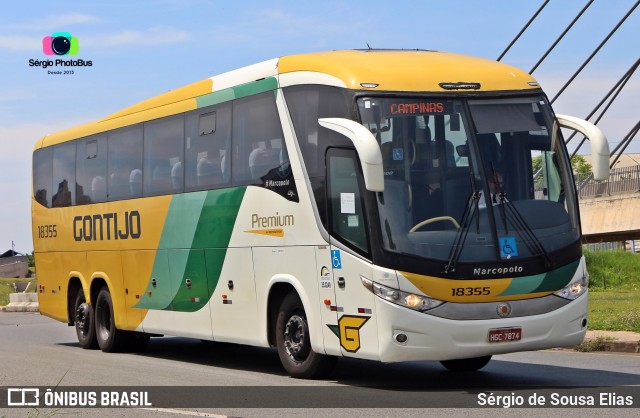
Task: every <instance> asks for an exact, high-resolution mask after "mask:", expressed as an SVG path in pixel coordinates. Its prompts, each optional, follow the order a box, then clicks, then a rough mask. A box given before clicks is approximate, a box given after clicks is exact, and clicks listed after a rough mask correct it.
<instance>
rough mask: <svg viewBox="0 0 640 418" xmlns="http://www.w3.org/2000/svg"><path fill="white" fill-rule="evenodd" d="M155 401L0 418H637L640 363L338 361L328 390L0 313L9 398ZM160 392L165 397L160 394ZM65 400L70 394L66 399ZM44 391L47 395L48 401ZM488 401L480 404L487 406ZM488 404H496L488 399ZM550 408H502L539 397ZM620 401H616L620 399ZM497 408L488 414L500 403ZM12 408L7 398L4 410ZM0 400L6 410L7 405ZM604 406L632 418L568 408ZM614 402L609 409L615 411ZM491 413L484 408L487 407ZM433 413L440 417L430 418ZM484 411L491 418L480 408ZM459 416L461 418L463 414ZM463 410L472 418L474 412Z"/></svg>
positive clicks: (255, 368) (255, 363)
mask: <svg viewBox="0 0 640 418" xmlns="http://www.w3.org/2000/svg"><path fill="white" fill-rule="evenodd" d="M32 386H38V387H41V388H51V387H55V386H65V387H69V388H68V390H69V391H75V392H80V391H85V392H91V391H97V392H98V396H100V393H99V392H100V391H104V390H106V389H105V388H106V387H109V388H108V389H109V390H113V391H147V390H149V387H152V388H151V389H150V395H149V396H150V397H151V400H152V402H151V403H153V404H154V405H153V406H142V407H134V408H109V409H108V408H103V409H79V408H76V409H69V408H54V409H42V410H41V409H33V408H32V409H28V408H21V409H10V408H5V409H0V417H4V416H6V417H14V416H19V417H23V416H24V417H26V416H51V415H52V414H51V413H52V412H54V413H55V415H57V414H62V413H64V414H71V415H73V416H85V415H92V416H114V417H116V416H118V417H120V416H136V417H137V416H141V417H145V416H149V417H151V416H167V417H169V416H175V417H179V416H185V415H187V416H188V415H191V416H221V415H222V416H248V417H262V416H268V417H271V416H277V417H282V416H304V417H305V418H309V417H316V416H317V417H333V416H345V417H346V416H348V417H351V416H367V417H368V416H393V417H395V416H402V417H404V416H425V415H437V416H441V415H448V416H468V415H469V413H470V411H471V410H470V409H469V407H473V408H474V409H473V410H472V411H473V415H474V416H487V417H494V416H496V415H500V414H504V413H509V415H510V416H513V415H514V413H515V414H516V415H518V416H540V415H546V416H559V417H560V416H561V417H567V416H581V417H582V416H584V415H592V414H593V415H598V416H616V417H618V416H637V412H638V409H637V408H638V407H640V355H633V354H610V353H606V354H605V353H577V352H573V351H569V350H548V351H543V352H526V353H515V354H508V355H501V356H496V357H494V359H493V360H492V361H491V362H490V363H489V365H488V366H486V367H485V368H484V369H483V370H482V371H480V372H476V373H451V372H447V371H446V370H445V369H443V368H442V367H441V366H440V364H439V363H437V362H412V363H401V364H381V363H377V362H370V361H359V360H347V359H341V360H340V361H339V362H338V365H337V367H336V370H335V372H334V373H333V374H332V375H331V377H330V378H329V379H326V380H319V381H305V380H296V379H292V378H290V377H288V376H287V375H286V374H285V373H284V370H283V369H282V367H281V366H280V363H279V360H278V356H277V353H276V352H275V351H274V350H272V349H264V348H255V347H245V346H235V345H230V344H204V343H202V342H200V341H194V340H189V339H184V338H173V337H164V338H154V339H152V340H151V343H150V345H149V348H148V350H147V351H146V352H144V353H140V354H133V353H122V354H107V353H102V352H100V351H99V350H83V349H82V348H80V346H79V345H78V343H77V340H76V336H75V331H74V329H73V328H72V327H67V326H66V325H65V324H62V323H59V322H56V321H53V320H51V319H49V318H46V317H43V316H40V315H38V314H30V313H8V312H4V313H0V391H7V390H8V388H15V387H32ZM158 386H162V387H163V388H157V387H158ZM66 389H67V388H65V390H66ZM42 390H43V391H44V390H45V389H42ZM480 394H483V395H480ZM490 394H493V396H491V395H490ZM533 394H536V395H537V396H538V397H539V398H540V397H542V398H543V399H544V400H545V402H546V406H549V405H550V404H555V405H559V404H562V403H563V402H564V403H566V404H568V405H566V406H570V408H564V409H550V408H545V409H544V410H542V409H540V406H539V405H536V406H534V407H532V408H536V409H532V408H527V409H523V408H518V409H513V408H509V409H507V408H504V406H505V404H506V403H510V404H514V403H517V402H519V401H522V402H523V406H528V405H529V402H530V399H531V397H532V396H533ZM614 394H615V395H614ZM498 395H500V396H504V398H501V399H500V400H499V406H491V405H490V402H494V403H495V401H496V396H498ZM3 396H5V397H4V398H3ZM6 396H7V395H6V394H5V393H0V400H2V399H4V402H3V403H0V408H4V407H5V405H6ZM601 396H604V399H605V401H606V402H608V404H609V405H611V403H612V402H616V400H618V401H621V402H623V403H629V402H632V403H633V405H632V406H633V408H618V409H606V410H603V409H599V408H597V409H593V408H586V409H584V408H582V407H576V406H574V405H571V403H575V402H578V403H580V402H582V403H589V398H590V397H593V398H592V399H595V404H596V406H598V405H602V403H601V402H602V399H601ZM607 399H608V401H607ZM481 401H482V402H484V405H481V404H479V402H481ZM433 406H436V407H437V408H433V409H429V407H433ZM480 406H484V407H480ZM453 407H462V408H460V409H456V408H453ZM465 408H466V409H465Z"/></svg>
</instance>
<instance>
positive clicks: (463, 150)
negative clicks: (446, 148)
mask: <svg viewBox="0 0 640 418" xmlns="http://www.w3.org/2000/svg"><path fill="white" fill-rule="evenodd" d="M456 152H457V153H458V155H459V156H461V157H468V156H469V145H467V144H463V145H458V146H457V147H456Z"/></svg>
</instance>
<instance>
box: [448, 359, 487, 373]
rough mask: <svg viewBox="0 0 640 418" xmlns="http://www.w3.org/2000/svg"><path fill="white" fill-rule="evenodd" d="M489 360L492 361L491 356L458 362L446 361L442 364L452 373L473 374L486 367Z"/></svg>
mask: <svg viewBox="0 0 640 418" xmlns="http://www.w3.org/2000/svg"><path fill="white" fill-rule="evenodd" d="M489 360H491V356H483V357H473V358H463V359H458V360H444V361H441V362H440V364H442V365H443V366H444V367H446V368H447V369H448V370H451V371H452V372H473V371H476V370H480V369H481V368H483V367H484V366H486V365H487V363H489Z"/></svg>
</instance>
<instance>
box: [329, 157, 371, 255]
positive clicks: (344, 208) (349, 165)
mask: <svg viewBox="0 0 640 418" xmlns="http://www.w3.org/2000/svg"><path fill="white" fill-rule="evenodd" d="M327 158H328V160H327V179H328V180H327V181H328V182H329V193H328V195H329V207H330V213H331V215H330V220H331V227H330V229H331V232H333V233H334V234H335V235H336V236H337V237H338V238H339V239H340V240H341V241H342V242H344V243H345V244H347V245H349V246H350V247H353V248H354V249H356V250H358V252H360V253H362V254H365V255H366V254H367V253H368V252H369V244H368V238H367V226H366V224H365V217H364V209H363V207H364V204H363V187H362V182H361V181H359V175H358V173H359V170H358V163H357V162H356V158H357V155H356V153H355V151H351V150H338V149H331V150H329V153H328V154H327Z"/></svg>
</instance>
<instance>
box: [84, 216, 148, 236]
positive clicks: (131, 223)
mask: <svg viewBox="0 0 640 418" xmlns="http://www.w3.org/2000/svg"><path fill="white" fill-rule="evenodd" d="M123 218H124V219H123ZM141 234H142V226H141V222H140V212H138V211H137V210H132V211H131V212H125V213H124V216H122V215H119V214H118V213H115V212H114V213H103V214H98V215H85V216H76V217H74V218H73V239H75V240H76V241H104V240H118V239H138V238H140V235H141Z"/></svg>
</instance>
